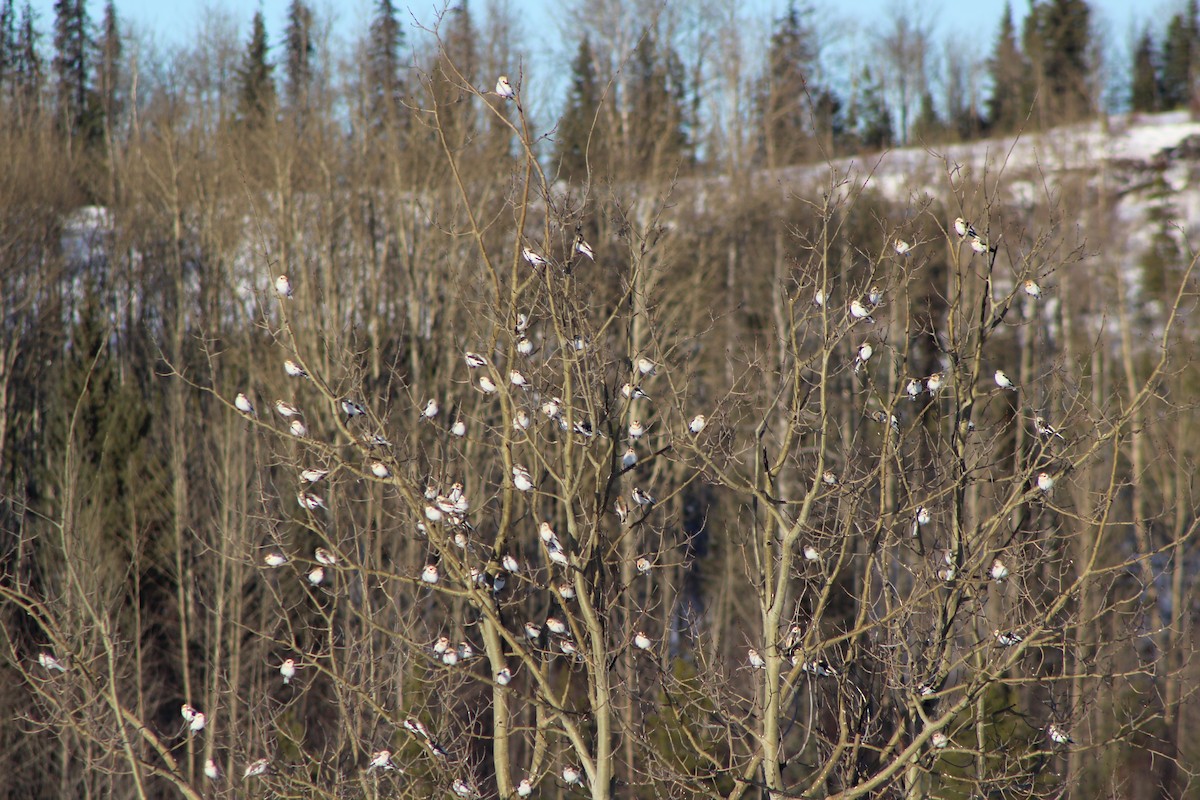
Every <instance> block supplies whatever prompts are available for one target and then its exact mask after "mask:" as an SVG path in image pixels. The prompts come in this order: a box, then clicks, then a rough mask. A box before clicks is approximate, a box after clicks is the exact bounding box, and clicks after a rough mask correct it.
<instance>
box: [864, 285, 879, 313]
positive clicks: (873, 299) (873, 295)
mask: <svg viewBox="0 0 1200 800" xmlns="http://www.w3.org/2000/svg"><path fill="white" fill-rule="evenodd" d="M867 302H868V303H870V304H871V307H872V308H874V307H875V306H877V305H879V304H880V303H882V302H883V289H880V288H879V287H878V286H872V287H871V288H870V289H868V290H867Z"/></svg>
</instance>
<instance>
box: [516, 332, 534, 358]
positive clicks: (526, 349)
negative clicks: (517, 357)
mask: <svg viewBox="0 0 1200 800" xmlns="http://www.w3.org/2000/svg"><path fill="white" fill-rule="evenodd" d="M517 352H518V353H520V354H521V355H523V356H527V355H529V354H530V353H532V352H533V342H531V341H529V339H527V338H526V337H524V336H522V337H521V338H520V339H517Z"/></svg>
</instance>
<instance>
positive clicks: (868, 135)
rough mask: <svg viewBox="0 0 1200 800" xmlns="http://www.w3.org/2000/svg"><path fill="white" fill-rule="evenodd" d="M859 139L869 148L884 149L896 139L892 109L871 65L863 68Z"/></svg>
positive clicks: (858, 113) (858, 123)
mask: <svg viewBox="0 0 1200 800" xmlns="http://www.w3.org/2000/svg"><path fill="white" fill-rule="evenodd" d="M856 118H857V119H856V121H857V133H858V140H859V142H860V143H861V145H862V146H863V147H864V148H866V149H867V150H882V149H884V148H887V147H890V146H891V145H892V142H893V141H894V140H895V133H894V131H893V129H892V111H891V109H890V108H888V104H887V99H886V98H885V97H884V94H883V86H882V85H881V83H880V82H879V80H877V79H876V78H875V76H874V75H872V74H871V70H870V68H869V67H867V68H864V69H863V74H862V98H861V100H860V101H859V104H858V106H857V114H856Z"/></svg>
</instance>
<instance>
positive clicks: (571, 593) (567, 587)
mask: <svg viewBox="0 0 1200 800" xmlns="http://www.w3.org/2000/svg"><path fill="white" fill-rule="evenodd" d="M558 593H559V594H560V595H562V598H563V599H564V600H574V599H575V587H574V586H572V585H571V584H569V583H560V584H559V585H558Z"/></svg>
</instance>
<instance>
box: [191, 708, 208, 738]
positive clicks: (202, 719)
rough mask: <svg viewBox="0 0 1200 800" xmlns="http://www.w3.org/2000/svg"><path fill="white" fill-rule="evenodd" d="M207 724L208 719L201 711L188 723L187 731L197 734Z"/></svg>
mask: <svg viewBox="0 0 1200 800" xmlns="http://www.w3.org/2000/svg"><path fill="white" fill-rule="evenodd" d="M207 724H208V717H207V716H206V715H205V714H204V712H203V711H197V712H196V713H195V714H194V715H192V718H191V719H190V720H189V721H188V730H189V731H190V732H192V733H199V732H200V731H202V730H204V726H205V725H207Z"/></svg>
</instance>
